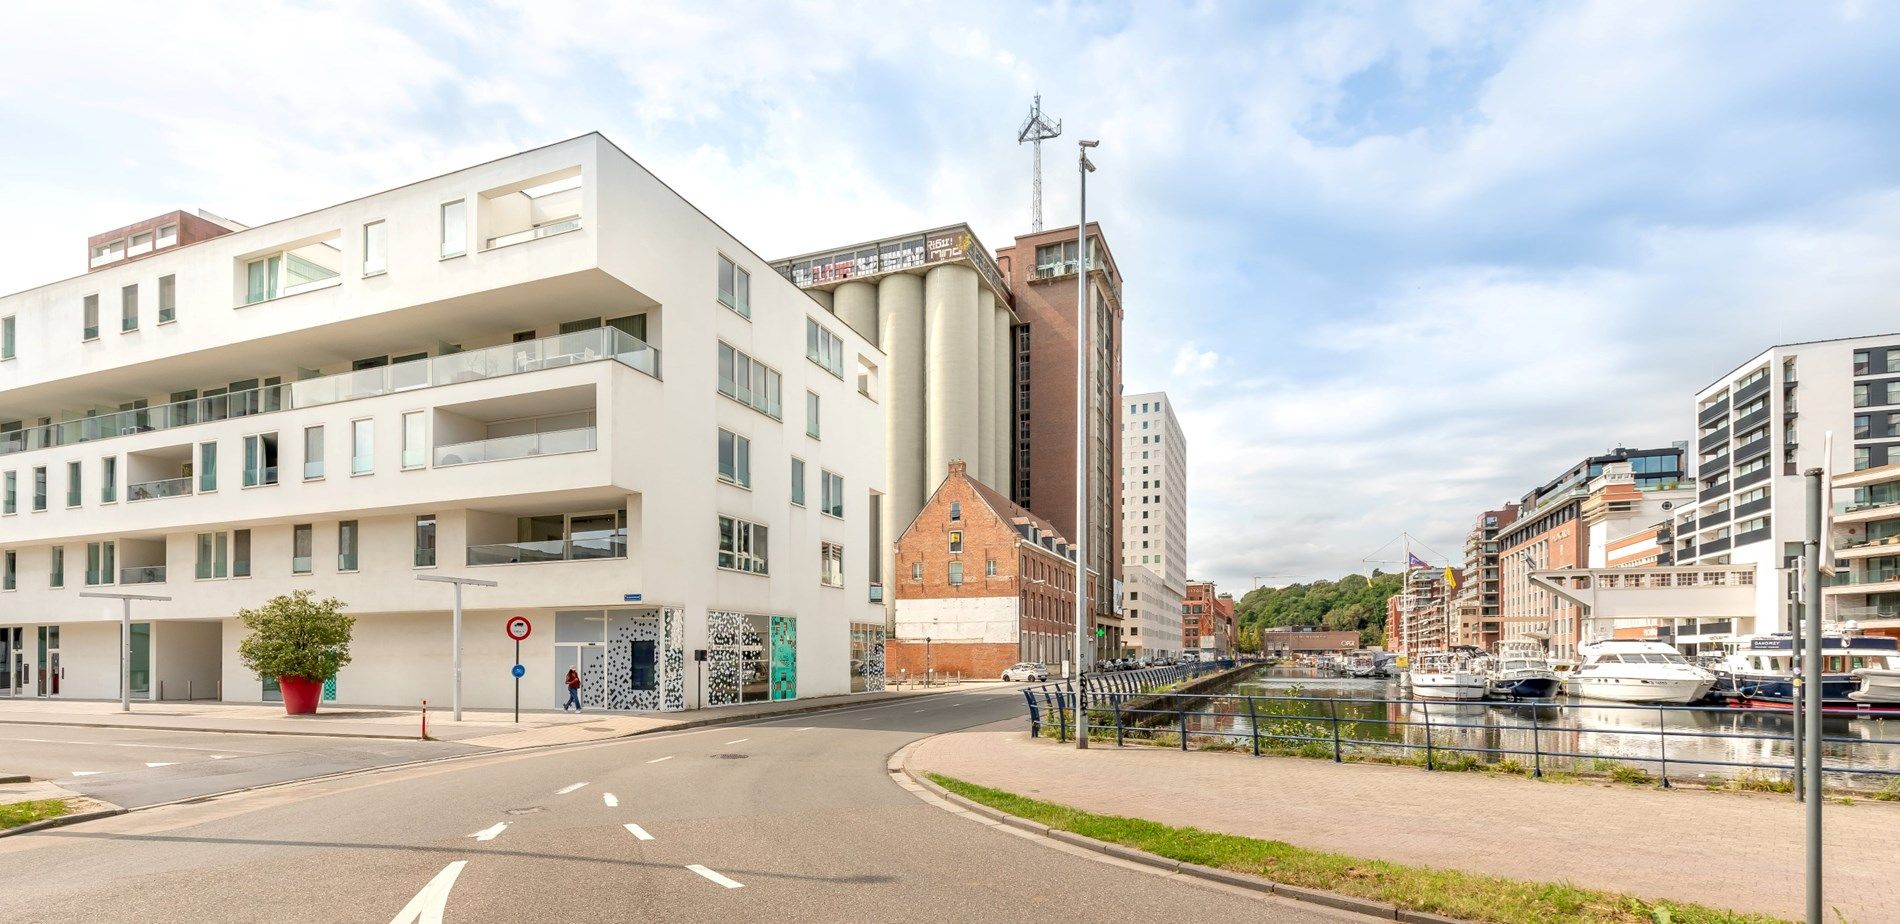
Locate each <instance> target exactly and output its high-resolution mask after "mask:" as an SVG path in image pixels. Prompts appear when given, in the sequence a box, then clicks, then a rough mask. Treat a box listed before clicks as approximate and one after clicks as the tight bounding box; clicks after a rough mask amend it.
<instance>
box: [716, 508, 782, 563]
mask: <svg viewBox="0 0 1900 924" xmlns="http://www.w3.org/2000/svg"><path fill="white" fill-rule="evenodd" d="M766 532H767V531H766V528H765V527H764V526H761V525H760V524H757V523H748V522H746V521H744V520H740V519H736V518H734V517H727V516H722V517H720V518H719V567H721V568H724V569H726V570H728V571H745V572H749V573H751V574H769V573H771V572H770V568H769V567H768V562H769V556H768V555H767V554H766V548H767V547H766Z"/></svg>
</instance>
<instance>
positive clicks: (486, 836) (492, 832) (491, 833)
mask: <svg viewBox="0 0 1900 924" xmlns="http://www.w3.org/2000/svg"><path fill="white" fill-rule="evenodd" d="M507 828H508V823H507V822H505V821H497V822H495V823H494V825H493V826H491V827H487V828H483V829H481V830H480V831H477V832H475V833H474V834H471V835H469V837H472V838H474V839H476V840H478V841H492V840H494V839H495V838H496V836H498V835H500V834H501V832H503V831H505V830H507Z"/></svg>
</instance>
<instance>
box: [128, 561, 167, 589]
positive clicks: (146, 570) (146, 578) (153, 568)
mask: <svg viewBox="0 0 1900 924" xmlns="http://www.w3.org/2000/svg"><path fill="white" fill-rule="evenodd" d="M119 583H121V584H163V583H165V566H164V565H141V566H139V567H136V568H120V569H119Z"/></svg>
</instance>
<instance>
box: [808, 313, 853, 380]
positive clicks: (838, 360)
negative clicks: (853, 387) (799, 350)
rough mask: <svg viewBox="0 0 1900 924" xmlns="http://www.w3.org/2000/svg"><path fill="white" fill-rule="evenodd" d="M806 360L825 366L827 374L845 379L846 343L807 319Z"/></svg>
mask: <svg viewBox="0 0 1900 924" xmlns="http://www.w3.org/2000/svg"><path fill="white" fill-rule="evenodd" d="M805 358H806V359H809V360H811V361H812V362H815V363H817V364H818V365H820V366H823V367H824V369H825V371H826V372H829V373H831V374H832V375H835V376H837V377H838V378H840V379H842V378H844V341H843V340H842V339H840V338H839V337H838V335H837V334H834V333H832V332H831V331H830V330H828V329H826V328H825V326H824V325H823V324H820V323H818V319H817V318H806V319H805Z"/></svg>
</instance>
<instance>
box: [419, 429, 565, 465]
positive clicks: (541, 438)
mask: <svg viewBox="0 0 1900 924" xmlns="http://www.w3.org/2000/svg"><path fill="white" fill-rule="evenodd" d="M597 438H598V437H597V431H596V430H595V428H593V427H575V428H573V429H571V430H549V431H547V432H544V433H524V434H522V435H520V436H502V437H496V438H495V439H490V440H472V441H470V442H466V443H450V444H448V445H446V446H437V447H436V449H435V464H436V465H437V466H438V467H442V466H450V465H470V464H473V463H476V462H501V461H504V460H507V459H524V458H527V457H528V456H555V455H562V454H565V453H570V452H587V451H589V450H592V449H594V448H596V444H595V441H596V439H597Z"/></svg>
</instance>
